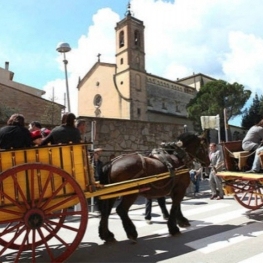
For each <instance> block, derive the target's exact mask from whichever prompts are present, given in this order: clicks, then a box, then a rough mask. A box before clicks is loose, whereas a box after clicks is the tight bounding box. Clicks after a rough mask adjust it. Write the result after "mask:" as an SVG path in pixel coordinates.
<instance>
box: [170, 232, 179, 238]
mask: <svg viewBox="0 0 263 263" xmlns="http://www.w3.org/2000/svg"><path fill="white" fill-rule="evenodd" d="M170 235H171V236H172V237H175V236H179V235H181V232H180V231H178V232H175V233H173V234H170Z"/></svg>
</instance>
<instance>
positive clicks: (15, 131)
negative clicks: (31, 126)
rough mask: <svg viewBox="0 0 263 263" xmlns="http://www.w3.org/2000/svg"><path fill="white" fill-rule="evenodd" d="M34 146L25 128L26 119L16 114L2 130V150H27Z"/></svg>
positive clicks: (0, 131) (0, 143) (0, 137)
mask: <svg viewBox="0 0 263 263" xmlns="http://www.w3.org/2000/svg"><path fill="white" fill-rule="evenodd" d="M30 146H32V140H31V137H30V132H29V130H28V129H27V128H26V127H25V118H24V116H23V115H22V114H19V113H15V114H13V115H12V116H11V117H10V118H9V120H8V121H7V126H4V127H2V128H1V129H0V149H11V148H25V147H30Z"/></svg>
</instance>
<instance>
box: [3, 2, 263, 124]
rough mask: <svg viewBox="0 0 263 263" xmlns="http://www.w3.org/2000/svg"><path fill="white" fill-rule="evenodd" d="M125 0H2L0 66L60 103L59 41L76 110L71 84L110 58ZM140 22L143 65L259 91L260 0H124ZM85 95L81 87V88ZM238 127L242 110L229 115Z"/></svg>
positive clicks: (164, 73)
mask: <svg viewBox="0 0 263 263" xmlns="http://www.w3.org/2000/svg"><path fill="white" fill-rule="evenodd" d="M128 2H129V1H128V0H37V1H36V0H23V1H21V0H11V1H10V0H1V1H0V24H1V27H0V67H2V68H4V67H5V62H6V61H8V62H9V70H10V71H12V72H14V73H15V75H14V78H13V80H14V81H16V82H19V83H22V84H25V85H28V86H32V87H35V88H39V89H42V90H45V91H46V94H45V95H44V96H43V97H44V98H46V99H52V94H53V92H54V98H55V101H56V102H58V103H60V104H63V105H64V104H65V94H66V84H65V70H64V64H63V54H61V53H59V52H57V51H56V48H57V45H58V44H59V43H61V42H66V43H68V44H69V45H70V46H71V48H72V49H71V51H70V52H68V53H66V59H67V60H68V65H67V72H68V83H69V94H70V104H71V111H72V112H74V113H75V114H76V115H77V103H78V102H77V88H76V87H77V84H78V81H79V78H83V77H84V76H85V74H86V73H87V72H88V71H89V69H90V68H91V67H92V66H93V65H94V64H95V63H96V61H97V59H98V58H97V54H98V53H100V54H101V57H100V59H101V62H106V63H115V26H116V23H117V22H118V21H120V20H122V19H123V18H124V17H125V12H126V10H127V4H128ZM130 4H131V11H132V14H133V16H134V17H136V18H137V19H140V20H142V21H143V22H144V25H145V53H146V71H147V72H148V73H151V74H154V75H157V76H161V77H164V78H167V79H171V80H176V79H177V78H183V77H187V76H190V75H192V74H193V73H195V74H198V73H203V74H205V75H208V76H211V77H213V78H216V79H223V80H225V81H227V82H230V83H233V82H238V83H239V84H242V85H244V87H245V89H249V90H251V91H252V96H251V99H250V100H249V102H248V103H247V105H246V107H247V106H249V104H250V103H251V101H252V99H253V98H254V96H255V94H256V93H257V94H258V95H259V96H261V95H262V88H261V84H262V83H263V74H262V72H263V19H262V10H263V1H262V0H131V1H130ZM87 96H88V94H87ZM229 123H230V124H233V125H237V126H239V125H240V124H241V117H239V118H235V119H234V120H230V121H229Z"/></svg>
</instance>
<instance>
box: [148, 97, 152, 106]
mask: <svg viewBox="0 0 263 263" xmlns="http://www.w3.org/2000/svg"><path fill="white" fill-rule="evenodd" d="M147 106H148V107H152V106H153V105H152V102H151V99H148V100H147Z"/></svg>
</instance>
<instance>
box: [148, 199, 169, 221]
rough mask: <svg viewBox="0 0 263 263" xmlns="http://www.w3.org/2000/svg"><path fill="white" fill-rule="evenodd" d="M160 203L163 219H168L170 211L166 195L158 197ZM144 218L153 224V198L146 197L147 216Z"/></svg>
mask: <svg viewBox="0 0 263 263" xmlns="http://www.w3.org/2000/svg"><path fill="white" fill-rule="evenodd" d="M157 202H158V205H159V206H160V208H161V211H162V214H163V219H165V220H168V219H169V212H168V210H167V208H166V204H165V197H160V198H157ZM144 219H145V220H146V222H147V223H148V224H151V219H152V199H148V198H147V199H146V206H145V217H144Z"/></svg>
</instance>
